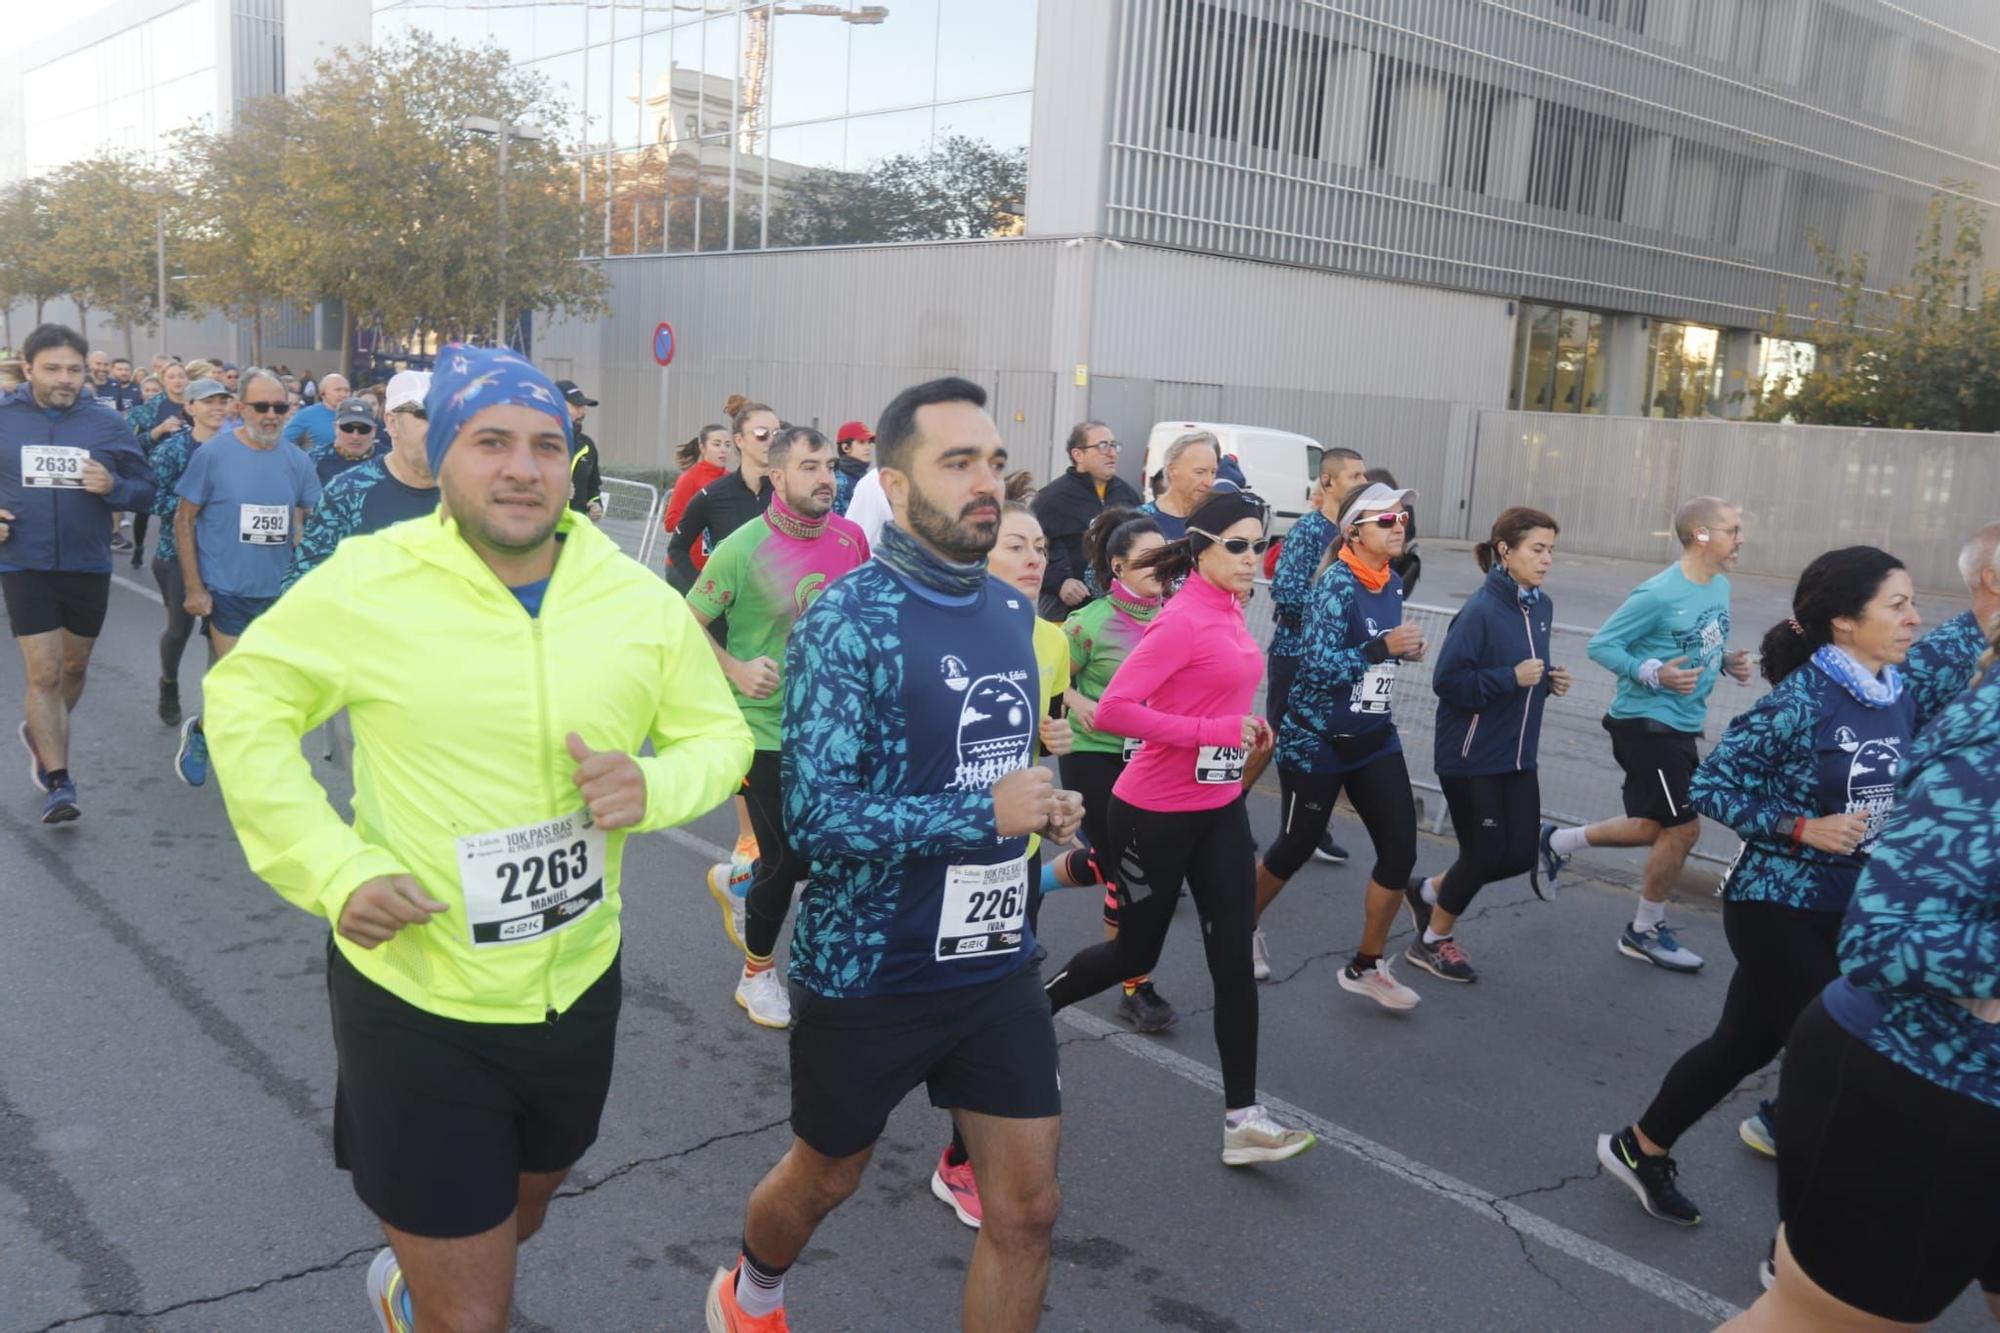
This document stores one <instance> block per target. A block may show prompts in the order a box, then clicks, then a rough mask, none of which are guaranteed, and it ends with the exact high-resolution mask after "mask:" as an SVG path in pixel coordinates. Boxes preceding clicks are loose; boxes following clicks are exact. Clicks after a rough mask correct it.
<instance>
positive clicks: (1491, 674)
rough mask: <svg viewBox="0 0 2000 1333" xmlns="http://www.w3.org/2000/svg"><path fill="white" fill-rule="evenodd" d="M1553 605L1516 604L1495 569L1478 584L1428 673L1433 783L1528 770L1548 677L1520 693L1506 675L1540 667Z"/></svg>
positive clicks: (1544, 600) (1510, 584)
mask: <svg viewBox="0 0 2000 1333" xmlns="http://www.w3.org/2000/svg"><path fill="white" fill-rule="evenodd" d="M1555 618H1556V608H1555V603H1554V602H1552V601H1551V600H1549V595H1548V594H1547V593H1543V594H1542V595H1541V596H1539V597H1537V598H1536V599H1535V600H1534V601H1533V602H1532V603H1529V602H1523V601H1522V600H1521V591H1520V585H1518V584H1516V583H1515V582H1514V580H1513V579H1511V578H1509V577H1508V576H1507V571H1506V570H1504V569H1502V568H1500V567H1499V566H1498V565H1495V566H1494V567H1493V568H1492V569H1491V570H1489V571H1488V572H1487V575H1486V582H1485V583H1484V584H1483V585H1481V587H1480V589H1479V591H1478V592H1476V593H1474V594H1473V595H1472V599H1471V600H1470V601H1468V602H1467V603H1466V604H1465V607H1464V609H1462V610H1461V611H1460V612H1459V613H1458V615H1457V616H1456V617H1455V618H1454V619H1453V620H1452V622H1451V628H1450V629H1448V630H1446V631H1445V636H1444V645H1443V646H1442V647H1441V648H1439V649H1438V655H1437V663H1436V665H1434V666H1433V667H1432V668H1431V688H1432V689H1433V690H1435V691H1436V692H1437V697H1438V708H1437V732H1436V737H1437V739H1436V745H1437V749H1436V753H1435V760H1436V764H1435V767H1436V770H1437V774H1438V776H1439V777H1455V778H1471V777H1484V776H1486V775H1488V774H1492V773H1521V772H1526V771H1528V770H1530V769H1532V768H1534V767H1535V751H1536V748H1537V747H1538V746H1539V745H1540V744H1541V739H1542V713H1543V712H1544V710H1546V709H1547V707H1548V699H1549V690H1550V686H1549V677H1548V672H1547V671H1546V670H1545V671H1544V672H1543V673H1542V679H1541V683H1540V684H1538V685H1536V686H1534V687H1533V688H1532V689H1525V690H1524V689H1522V688H1521V687H1520V686H1519V685H1518V684H1516V683H1515V681H1514V668H1515V667H1516V666H1517V665H1518V664H1520V663H1522V662H1524V661H1526V660H1527V659H1528V658H1530V657H1539V658H1541V659H1542V662H1543V664H1544V666H1545V667H1553V666H1555V665H1556V664H1555V662H1554V661H1553V660H1552V659H1551V658H1550V656H1549V654H1550V652H1551V651H1552V647H1553V645H1552V643H1551V640H1550V629H1551V627H1552V626H1553V625H1554V624H1555Z"/></svg>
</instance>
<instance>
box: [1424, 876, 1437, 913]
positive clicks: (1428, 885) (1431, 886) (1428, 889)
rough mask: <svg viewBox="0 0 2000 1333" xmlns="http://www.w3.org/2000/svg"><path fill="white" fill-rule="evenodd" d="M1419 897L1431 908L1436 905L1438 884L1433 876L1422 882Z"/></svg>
mask: <svg viewBox="0 0 2000 1333" xmlns="http://www.w3.org/2000/svg"><path fill="white" fill-rule="evenodd" d="M1419 895H1420V896H1421V897H1422V898H1423V900H1424V901H1425V902H1427V903H1429V904H1430V905H1431V906H1432V907H1436V906H1437V905H1438V882H1437V879H1436V877H1435V876H1433V877H1432V878H1430V879H1427V880H1425V881H1424V887H1423V888H1422V889H1421V890H1419Z"/></svg>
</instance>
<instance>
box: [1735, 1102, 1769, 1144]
mask: <svg viewBox="0 0 2000 1333" xmlns="http://www.w3.org/2000/svg"><path fill="white" fill-rule="evenodd" d="M1736 1136H1737V1137H1738V1138H1740V1139H1742V1140H1743V1143H1744V1145H1745V1146H1746V1147H1748V1148H1751V1149H1753V1150H1754V1151H1756V1152H1760V1153H1763V1154H1764V1156H1766V1157H1776V1156H1777V1155H1778V1123H1777V1121H1775V1120H1773V1119H1772V1118H1771V1103H1769V1102H1758V1103H1757V1113H1756V1114H1755V1115H1749V1116H1745V1117H1744V1118H1743V1123H1742V1124H1740V1125H1738V1126H1737V1127H1736Z"/></svg>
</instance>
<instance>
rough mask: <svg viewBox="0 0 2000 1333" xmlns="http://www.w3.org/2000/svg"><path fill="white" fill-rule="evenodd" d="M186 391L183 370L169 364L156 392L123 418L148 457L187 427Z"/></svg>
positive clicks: (179, 366)
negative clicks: (168, 438)
mask: <svg viewBox="0 0 2000 1333" xmlns="http://www.w3.org/2000/svg"><path fill="white" fill-rule="evenodd" d="M45 327H46V326H45ZM187 387H188V373H187V371H186V369H185V368H183V367H182V366H181V365H180V364H179V363H178V362H173V361H170V362H168V363H167V368H166V369H165V370H163V371H161V372H160V392H159V393H157V394H155V395H153V396H152V397H151V398H148V399H147V400H146V401H145V402H143V403H141V404H139V405H138V406H137V407H135V408H133V409H132V411H131V414H130V415H129V416H127V417H126V418H125V420H126V422H127V423H128V424H130V426H131V427H132V434H133V435H134V436H135V437H136V438H137V439H138V441H139V447H140V448H141V449H143V450H145V452H146V453H148V454H150V453H152V452H153V449H154V448H155V447H156V446H157V445H158V444H159V443H160V441H162V440H164V439H166V438H167V436H169V435H172V434H173V433H174V432H175V431H177V430H180V429H181V428H182V427H183V426H185V425H186V424H187Z"/></svg>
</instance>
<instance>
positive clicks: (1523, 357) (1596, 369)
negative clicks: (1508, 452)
mask: <svg viewBox="0 0 2000 1333" xmlns="http://www.w3.org/2000/svg"><path fill="white" fill-rule="evenodd" d="M1507 405H1508V406H1509V407H1511V408H1515V409H1518V410H1524V411H1529V412H1575V413H1581V414H1585V415H1595V414H1597V413H1600V412H1602V411H1603V410H1604V316H1603V315H1601V314H1599V313H1598V312H1596V311H1595V310H1565V309H1561V308H1558V307H1556V306H1546V305H1533V304H1525V303H1524V304H1523V305H1522V307H1521V314H1520V322H1519V324H1518V325H1517V326H1516V328H1515V335H1514V382H1513V384H1512V385H1511V386H1510V388H1509V389H1508V392H1507Z"/></svg>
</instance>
